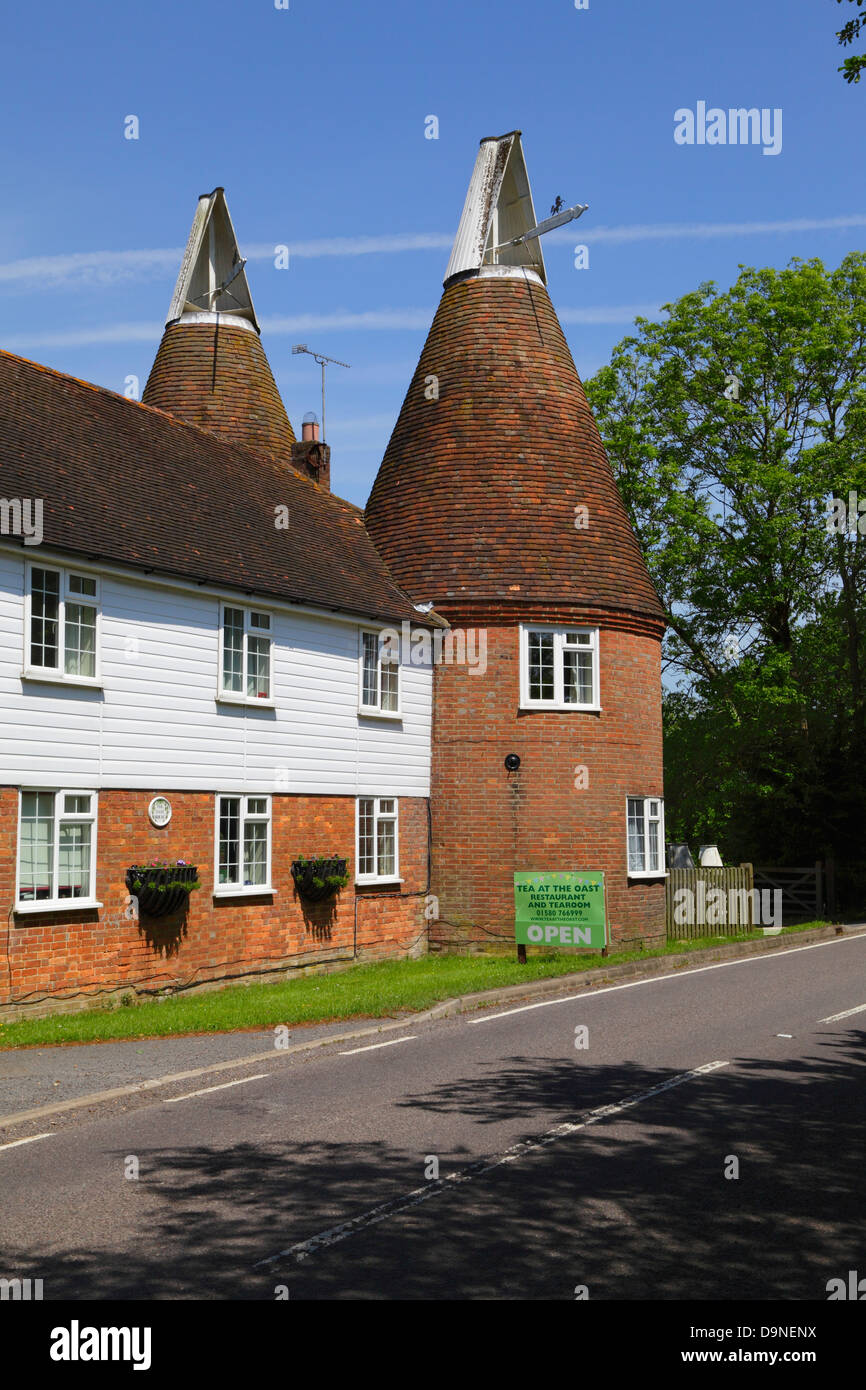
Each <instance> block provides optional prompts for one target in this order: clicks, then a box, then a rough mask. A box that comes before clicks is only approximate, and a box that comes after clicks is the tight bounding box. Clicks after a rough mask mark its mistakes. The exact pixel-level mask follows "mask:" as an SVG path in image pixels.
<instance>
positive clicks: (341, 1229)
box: [253, 1062, 730, 1269]
mask: <svg viewBox="0 0 866 1390" xmlns="http://www.w3.org/2000/svg"><path fill="white" fill-rule="evenodd" d="M729 1065H730V1063H729V1062H705V1063H704V1064H703V1066H700V1067H695V1068H694V1069H693V1070H692V1071H686V1072H680V1074H679V1075H678V1076H673V1077H671V1078H670V1079H669V1080H668V1081H662V1082H660V1084H659V1085H658V1086H651V1087H650V1089H649V1090H648V1091H641V1092H640V1093H639V1094H638V1095H636V1096H629V1097H628V1098H627V1099H626V1100H621V1101H618V1102H617V1103H616V1104H614V1105H601V1106H599V1107H598V1108H597V1109H595V1110H590V1111H589V1113H588V1114H587V1116H586V1118H585V1119H583V1120H577V1121H566V1122H565V1123H564V1124H560V1125H555V1126H554V1128H553V1129H550V1130H548V1131H547V1133H546V1134H542V1135H541V1136H540V1137H539V1138H537V1139H521V1140H519V1142H518V1143H516V1144H512V1145H511V1147H510V1148H508V1149H506V1150H505V1152H504V1153H502V1154H499V1155H498V1156H497V1157H495V1158H493V1159H486V1158H481V1159H478V1160H477V1162H475V1163H470V1164H469V1165H468V1167H466V1168H464V1169H463V1170H462V1171H461V1172H457V1173H449V1174H448V1175H447V1177H444V1178H436V1179H434V1180H433V1181H431V1182H429V1183H425V1184H424V1186H423V1187H416V1188H414V1189H413V1191H412V1192H408V1193H406V1195H405V1196H403V1197H395V1198H393V1199H392V1200H391V1201H390V1202H382V1203H381V1205H380V1206H378V1207H372V1208H371V1209H370V1210H369V1211H366V1212H364V1213H363V1214H362V1215H361V1216H356V1217H354V1218H353V1219H352V1220H351V1221H344V1222H342V1223H341V1224H340V1225H339V1226H332V1227H331V1228H330V1230H327V1231H320V1232H319V1234H318V1235H315V1236H311V1237H310V1238H309V1240H303V1241H301V1242H300V1243H299V1244H297V1245H290V1246H289V1247H288V1248H287V1249H286V1250H280V1251H278V1253H277V1254H276V1255H269V1256H268V1257H267V1259H264V1260H258V1261H257V1262H256V1263H255V1264H254V1265H253V1269H261V1268H262V1267H263V1266H264V1265H270V1264H274V1263H275V1261H277V1260H282V1259H286V1258H287V1257H288V1256H293V1257H294V1259H295V1260H297V1261H301V1260H304V1259H306V1257H307V1256H308V1255H311V1254H315V1252H316V1251H317V1250H324V1249H327V1247H328V1246H330V1245H337V1244H339V1242H340V1241H343V1240H347V1239H348V1238H349V1236H353V1235H355V1233H356V1232H357V1231H362V1230H365V1229H366V1228H367V1227H368V1226H375V1225H378V1223H379V1222H380V1221H387V1219H388V1217H389V1216H396V1215H397V1214H398V1213H400V1212H401V1211H406V1210H407V1209H408V1208H409V1207H414V1206H418V1205H419V1204H420V1203H421V1202H426V1201H428V1200H429V1198H431V1197H436V1196H438V1194H439V1193H440V1192H445V1191H446V1190H448V1189H449V1188H450V1187H453V1186H457V1185H458V1184H461V1183H468V1182H472V1181H473V1179H475V1178H478V1177H482V1176H483V1174H485V1173H490V1172H492V1171H493V1169H494V1168H500V1167H502V1165H503V1164H505V1163H516V1162H517V1160H518V1159H521V1158H524V1157H525V1156H526V1155H527V1154H530V1153H532V1152H533V1151H534V1150H535V1149H540V1148H543V1147H545V1146H546V1145H547V1144H553V1143H555V1142H556V1140H558V1139H565V1138H567V1137H568V1136H569V1135H571V1134H576V1133H577V1132H578V1131H579V1130H581V1129H587V1128H588V1127H589V1126H590V1125H594V1124H598V1122H599V1120H604V1119H607V1118H609V1117H610V1116H611V1115H618V1114H621V1113H622V1111H623V1110H630V1109H631V1107H632V1106H634V1105H640V1103H641V1102H642V1101H645V1100H649V1099H650V1097H652V1096H657V1095H660V1094H661V1093H662V1091H670V1090H672V1089H673V1087H674V1086H682V1085H683V1083H684V1082H686V1081H691V1080H693V1079H694V1078H695V1077H696V1076H705V1075H706V1074H707V1073H708V1072H713V1071H717V1070H718V1069H719V1067H727V1066H729Z"/></svg>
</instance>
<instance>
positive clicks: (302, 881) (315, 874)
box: [292, 855, 349, 903]
mask: <svg viewBox="0 0 866 1390" xmlns="http://www.w3.org/2000/svg"><path fill="white" fill-rule="evenodd" d="M292 878H293V879H294V880H295V887H296V888H297V890H298V892H299V893H300V895H301V897H302V898H305V899H306V900H307V902H310V903H319V902H322V901H323V900H324V899H325V898H330V897H331V896H332V895H333V894H335V893H339V891H340V889H341V888H345V886H346V884H347V883H348V882H349V874H348V860H346V859H338V858H337V857H336V855H332V856H331V857H330V858H329V859H326V858H323V857H322V856H319V858H317V859H305V858H304V856H303V855H299V857H298V858H297V859H296V860H295V861H294V863H293V864H292Z"/></svg>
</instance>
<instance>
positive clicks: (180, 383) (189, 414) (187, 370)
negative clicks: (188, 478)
mask: <svg viewBox="0 0 866 1390" xmlns="http://www.w3.org/2000/svg"><path fill="white" fill-rule="evenodd" d="M142 400H143V401H144V403H145V405H155V406H157V408H158V409H160V410H167V411H168V412H169V413H170V414H171V415H176V416H177V418H178V419H179V420H185V421H186V422H187V424H189V425H198V426H199V427H200V428H201V429H203V430H208V431H209V432H210V433H211V434H216V435H219V436H220V437H221V438H223V439H227V440H229V441H230V442H231V443H233V444H237V445H239V446H240V447H241V448H244V449H249V450H250V451H251V452H253V453H257V454H261V453H265V454H270V455H272V456H273V457H274V458H281V457H283V458H288V459H291V447H292V443H293V441H294V438H295V436H294V433H293V432H292V427H291V425H290V423H289V417H288V415H287V414H286V407H285V406H284V405H283V402H282V399H281V397H280V393H279V391H278V390H277V384H276V382H275V381H274V378H273V373H272V372H271V369H270V365H269V363H268V359H267V357H266V356H265V351H264V348H263V347H262V344H261V341H260V339H259V335H258V333H256V332H254V331H251V330H250V329H245V328H238V327H236V326H232V325H231V323H228V324H226V323H225V322H220V323H219V324H212V323H173V324H169V325H168V327H167V328H166V330H165V332H164V334H163V336H162V342H161V343H160V345H159V351H158V352H157V354H156V360H155V362H154V364H153V367H152V368H151V372H150V376H149V377H148V379H147V385H146V386H145V388H144V394H143V396H142Z"/></svg>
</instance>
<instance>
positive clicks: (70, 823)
mask: <svg viewBox="0 0 866 1390" xmlns="http://www.w3.org/2000/svg"><path fill="white" fill-rule="evenodd" d="M96 804H97V795H96V792H95V791H79V790H77V789H74V790H70V791H42V790H33V791H31V790H28V789H26V788H25V789H22V791H21V793H20V798H19V809H18V873H17V884H16V889H15V910H16V912H28V911H29V912H49V911H52V910H55V909H57V908H66V907H101V906H102V904H101V903H97V902H96V901H95V897H96Z"/></svg>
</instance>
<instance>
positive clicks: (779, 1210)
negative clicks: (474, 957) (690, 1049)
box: [3, 1030, 866, 1300]
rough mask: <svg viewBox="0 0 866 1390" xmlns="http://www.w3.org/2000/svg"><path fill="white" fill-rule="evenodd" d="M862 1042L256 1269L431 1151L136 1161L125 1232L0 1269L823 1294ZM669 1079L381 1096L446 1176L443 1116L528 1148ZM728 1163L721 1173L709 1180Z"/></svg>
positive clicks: (835, 1039) (560, 1071)
mask: <svg viewBox="0 0 866 1390" xmlns="http://www.w3.org/2000/svg"><path fill="white" fill-rule="evenodd" d="M864 1040H866V1034H864V1033H862V1032H857V1031H853V1030H852V1031H848V1032H846V1033H832V1034H831V1033H828V1034H826V1035H824V1036H823V1037H822V1039H821V1040H820V1042H816V1046H815V1049H814V1055H812V1056H809V1057H806V1058H802V1057H798V1058H795V1059H786V1058H784V1057H781V1058H778V1059H771V1060H768V1059H766V1058H760V1059H759V1058H744V1059H740V1060H738V1061H737V1062H736V1064H735V1065H734V1064H732V1065H731V1066H729V1067H726V1068H723V1069H721V1070H719V1071H716V1072H712V1073H708V1074H705V1075H702V1076H700V1077H697V1078H694V1079H690V1080H687V1081H685V1082H684V1083H683V1084H682V1085H678V1086H675V1087H672V1088H670V1089H667V1090H663V1091H661V1092H660V1093H658V1094H656V1095H654V1096H652V1097H649V1098H647V1099H645V1100H642V1101H639V1103H637V1104H635V1105H634V1106H631V1107H628V1108H626V1109H623V1110H620V1111H619V1112H618V1113H616V1114H613V1115H609V1116H606V1117H603V1118H601V1119H599V1120H598V1122H595V1123H592V1124H590V1125H589V1126H588V1127H586V1128H583V1129H581V1130H579V1131H578V1132H576V1133H572V1134H570V1135H566V1136H564V1137H561V1138H558V1139H556V1140H555V1141H554V1142H551V1143H545V1144H543V1145H540V1146H539V1147H537V1148H534V1149H532V1150H530V1151H528V1152H525V1153H523V1154H521V1155H519V1156H518V1157H517V1158H516V1160H515V1161H514V1162H509V1163H505V1164H502V1165H501V1166H498V1167H496V1168H493V1169H492V1170H490V1171H488V1172H486V1173H480V1174H479V1173H475V1174H474V1175H472V1176H470V1177H469V1180H466V1181H462V1182H446V1183H441V1184H440V1185H439V1186H438V1187H437V1188H436V1189H435V1195H431V1196H430V1197H429V1199H427V1200H424V1201H421V1202H415V1203H414V1204H413V1205H410V1206H407V1207H405V1208H404V1209H402V1210H401V1211H400V1212H398V1213H397V1214H393V1215H387V1216H386V1219H383V1220H380V1221H378V1222H376V1223H375V1224H371V1225H368V1226H366V1227H365V1228H364V1229H361V1230H358V1231H356V1232H355V1233H353V1234H351V1235H349V1237H348V1238H347V1239H345V1240H342V1241H340V1242H337V1243H334V1244H332V1245H330V1246H328V1247H326V1248H321V1249H319V1250H317V1251H315V1252H312V1253H310V1254H309V1255H308V1256H307V1258H305V1259H304V1260H303V1262H302V1263H298V1262H297V1261H296V1260H295V1258H294V1257H293V1256H284V1257H282V1258H280V1259H278V1260H276V1261H274V1262H273V1263H272V1264H269V1265H267V1266H265V1267H259V1268H255V1266H256V1264H257V1262H259V1261H262V1260H263V1259H265V1258H266V1257H269V1256H272V1255H275V1254H276V1253H277V1252H279V1251H283V1250H286V1249H287V1248H288V1247H291V1246H292V1245H293V1244H295V1243H297V1242H301V1241H304V1240H307V1239H308V1238H310V1237H312V1236H314V1235H316V1234H317V1233H319V1232H322V1231H324V1230H327V1229H329V1228H332V1227H336V1226H338V1225H340V1224H341V1223H343V1222H345V1221H347V1220H351V1219H353V1218H355V1217H357V1216H360V1215H361V1214H363V1213H364V1212H367V1211H368V1210H370V1209H371V1208H373V1207H377V1206H379V1205H380V1204H382V1203H387V1202H389V1201H391V1200H394V1199H402V1198H404V1197H405V1196H406V1194H408V1193H410V1192H412V1191H413V1190H417V1189H419V1188H420V1189H423V1190H424V1191H425V1194H426V1191H427V1187H428V1186H429V1184H426V1182H425V1177H424V1169H425V1160H426V1158H427V1155H428V1154H430V1153H432V1152H433V1149H432V1148H430V1147H429V1145H427V1144H426V1142H425V1149H426V1152H425V1153H422V1152H421V1151H420V1150H419V1151H412V1150H411V1149H409V1148H407V1147H406V1146H398V1145H397V1144H393V1143H388V1142H387V1141H386V1140H384V1139H383V1140H381V1141H380V1142H376V1143H369V1142H365V1143H360V1142H352V1141H351V1140H347V1141H346V1142H344V1143H339V1142H324V1141H319V1142H314V1143H298V1142H296V1141H294V1140H292V1139H291V1138H287V1139H286V1140H285V1141H284V1142H280V1143H274V1142H270V1143H267V1144H265V1143H252V1142H248V1143H244V1144H240V1145H236V1146H234V1147H231V1148H227V1149H221V1148H218V1147H216V1146H214V1147H210V1146H201V1145H197V1146H191V1147H174V1146H173V1147H154V1148H152V1149H149V1150H148V1149H141V1150H140V1152H139V1154H138V1157H139V1160H140V1164H141V1177H140V1179H139V1181H138V1182H126V1183H125V1185H124V1193H123V1201H122V1211H123V1223H124V1229H123V1230H122V1231H121V1230H116V1231H114V1232H112V1233H111V1235H110V1236H101V1237H100V1238H99V1239H96V1238H94V1240H93V1241H92V1243H91V1244H90V1246H89V1247H88V1246H85V1247H83V1248H79V1249H77V1250H75V1251H67V1252H64V1253H61V1254H58V1253H57V1252H55V1251H54V1250H53V1248H52V1242H51V1239H50V1233H46V1232H44V1231H43V1232H42V1239H41V1241H36V1240H34V1241H33V1242H32V1243H30V1244H29V1246H28V1248H27V1249H26V1250H24V1249H19V1250H18V1251H15V1250H13V1249H11V1248H10V1245H9V1243H8V1242H7V1241H4V1242H3V1244H4V1247H5V1253H4V1265H5V1266H6V1268H5V1271H4V1272H5V1273H7V1274H18V1275H20V1276H21V1277H26V1276H27V1275H30V1276H31V1277H41V1278H42V1279H43V1280H44V1287H45V1297H46V1298H49V1299H50V1298H77V1299H99V1300H103V1299H114V1298H119V1299H128V1298H144V1299H148V1298H157V1299H170V1298H178V1297H181V1298H184V1297H186V1298H227V1299H273V1298H274V1297H275V1288H276V1286H278V1285H285V1286H286V1287H287V1288H288V1290H289V1293H290V1297H291V1298H292V1299H297V1298H301V1299H304V1298H328V1299H333V1298H336V1299H341V1298H343V1299H344V1298H349V1299H351V1298H379V1299H388V1298H391V1299H399V1298H404V1299H428V1300H429V1299H447V1298H480V1299H501V1298H506V1299H508V1298H530V1299H532V1298H546V1299H549V1298H553V1299H570V1298H573V1297H574V1296H575V1295H574V1290H575V1288H576V1286H580V1285H586V1286H587V1288H588V1292H589V1297H590V1299H598V1298H601V1299H605V1298H612V1299H659V1298H660V1299H696V1298H697V1299H706V1298H722V1299H740V1298H742V1299H756V1300H764V1299H818V1300H824V1299H826V1296H827V1295H826V1283H827V1280H829V1279H831V1278H838V1277H842V1278H844V1277H846V1275H847V1271H848V1270H849V1269H857V1268H860V1269H861V1270H862V1271H864V1272H866V1239H864V1234H866V1228H864V1216H863V1201H862V1194H863V1172H864V1158H866V1152H864V1134H866V1125H864V1120H866V1087H864V1080H866V1072H864V1065H863V1062H864ZM578 1055H579V1054H576V1056H578ZM675 1075H677V1073H675V1072H674V1071H672V1070H669V1069H665V1068H660V1067H647V1066H643V1065H640V1064H638V1063H621V1064H615V1065H610V1066H608V1065H599V1064H593V1065H592V1066H591V1067H589V1066H582V1065H581V1062H580V1061H579V1060H577V1061H574V1060H572V1059H568V1060H551V1059H550V1058H549V1057H547V1058H543V1057H539V1058H533V1057H513V1058H511V1059H508V1061H507V1062H506V1063H503V1064H498V1065H496V1066H493V1067H486V1066H485V1067H481V1068H480V1069H479V1073H478V1075H476V1076H473V1077H466V1078H463V1079H461V1080H460V1081H458V1082H454V1083H443V1084H442V1085H440V1086H436V1087H433V1088H432V1089H431V1090H430V1091H429V1092H427V1093H425V1094H420V1095H407V1096H405V1097H404V1098H403V1100H402V1101H401V1102H400V1105H401V1106H402V1107H403V1108H404V1112H405V1111H407V1110H408V1111H413V1112H417V1113H418V1115H419V1120H423V1129H424V1133H425V1135H427V1136H429V1133H430V1127H431V1120H432V1121H433V1122H434V1124H435V1123H436V1122H438V1121H439V1120H441V1125H442V1129H441V1133H442V1144H441V1151H440V1154H439V1158H440V1176H441V1177H445V1176H446V1175H447V1174H448V1173H450V1172H451V1171H455V1170H456V1171H461V1163H460V1161H459V1159H458V1161H457V1162H456V1163H455V1161H454V1152H455V1151H454V1148H453V1142H454V1141H453V1136H454V1134H455V1129H454V1127H453V1117H454V1116H455V1115H458V1114H459V1115H470V1116H472V1117H473V1118H474V1119H475V1120H476V1121H477V1123H478V1125H479V1126H484V1127H485V1128H484V1132H485V1133H486V1132H487V1130H486V1126H487V1125H489V1124H490V1123H492V1122H494V1121H496V1120H512V1121H513V1120H514V1119H518V1120H525V1122H526V1129H525V1130H524V1131H523V1133H524V1134H525V1136H526V1137H527V1138H530V1137H531V1136H532V1135H533V1134H534V1133H535V1131H536V1129H538V1130H539V1131H547V1130H549V1129H550V1127H551V1126H552V1125H555V1124H556V1123H558V1122H562V1121H580V1120H581V1119H582V1118H586V1116H587V1113H588V1112H590V1111H592V1110H593V1109H594V1108H596V1107H598V1106H602V1105H609V1104H616V1103H618V1102H619V1103H621V1102H623V1101H625V1100H627V1099H629V1098H631V1097H635V1096H640V1095H642V1093H644V1092H646V1091H650V1090H653V1089H654V1088H656V1087H658V1086H661V1085H663V1084H664V1083H665V1082H668V1081H671V1080H672V1079H673V1078H674V1076H675ZM216 1104H217V1103H216V1102H214V1105H215V1106H216ZM219 1104H220V1105H226V1106H229V1107H233V1108H235V1109H236V1110H239V1111H240V1112H241V1113H248V1114H250V1115H251V1116H254V1115H256V1113H257V1111H261V1109H262V1107H261V1105H260V1104H259V1103H258V1102H256V1101H255V1100H248V1099H246V1100H245V1099H235V1098H230V1097H229V1098H226V1099H223V1100H221V1101H220V1102H219ZM268 1108H269V1109H270V1110H273V1109H274V1107H273V1105H270V1106H269V1107H268ZM401 1132H403V1133H405V1132H406V1126H405V1124H403V1125H401ZM487 1152H489V1153H490V1154H491V1156H492V1155H493V1153H494V1152H495V1150H494V1149H490V1150H487ZM731 1158H736V1159H737V1160H738V1163H739V1177H738V1178H726V1176H725V1172H726V1169H727V1170H728V1171H731V1163H730V1160H731ZM122 1159H123V1155H121V1154H120V1153H118V1154H117V1167H118V1172H120V1171H122ZM464 1171H465V1169H464ZM118 1181H123V1179H121V1178H118Z"/></svg>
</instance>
